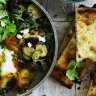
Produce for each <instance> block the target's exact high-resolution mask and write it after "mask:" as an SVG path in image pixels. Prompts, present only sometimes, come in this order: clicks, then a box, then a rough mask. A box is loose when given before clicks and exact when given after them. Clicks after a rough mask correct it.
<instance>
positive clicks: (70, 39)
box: [51, 24, 75, 89]
mask: <svg viewBox="0 0 96 96" xmlns="http://www.w3.org/2000/svg"><path fill="white" fill-rule="evenodd" d="M71 46H74V47H75V36H74V24H72V26H71V27H70V30H69V32H67V34H66V36H65V38H64V41H63V43H62V45H61V47H60V49H59V55H58V59H57V64H56V65H55V67H54V69H53V72H52V73H51V77H53V78H55V79H56V80H57V81H58V82H59V83H60V84H62V85H63V86H66V87H67V88H69V89H70V88H71V87H72V85H73V81H72V80H70V79H69V78H68V77H66V70H67V68H68V62H69V61H70V60H69V52H70V51H71V49H72V48H73V47H71ZM72 50H73V49H72ZM73 53H74V52H72V53H71V54H72V55H73ZM73 57H74V56H73ZM70 58H71V55H70Z"/></svg>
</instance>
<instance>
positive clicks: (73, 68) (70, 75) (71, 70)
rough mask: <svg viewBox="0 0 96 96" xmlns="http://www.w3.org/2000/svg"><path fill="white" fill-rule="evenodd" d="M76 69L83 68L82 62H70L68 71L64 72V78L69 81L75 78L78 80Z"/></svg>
mask: <svg viewBox="0 0 96 96" xmlns="http://www.w3.org/2000/svg"><path fill="white" fill-rule="evenodd" d="M76 68H83V62H81V61H80V62H77V61H75V60H72V61H71V62H70V63H69V65H68V70H67V72H66V76H67V77H68V78H69V79H70V80H75V78H77V79H78V73H77V72H76Z"/></svg>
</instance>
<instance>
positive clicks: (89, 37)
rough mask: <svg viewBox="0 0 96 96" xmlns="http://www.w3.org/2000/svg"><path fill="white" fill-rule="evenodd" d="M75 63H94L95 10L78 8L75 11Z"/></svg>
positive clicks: (95, 58)
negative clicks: (90, 61) (84, 60)
mask: <svg viewBox="0 0 96 96" xmlns="http://www.w3.org/2000/svg"><path fill="white" fill-rule="evenodd" d="M76 38H77V40H76V41H77V53H76V59H77V61H82V60H83V59H86V58H89V59H91V60H92V61H96V8H89V7H80V8H78V9H77V11H76Z"/></svg>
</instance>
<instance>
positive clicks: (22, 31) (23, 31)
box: [20, 29, 29, 34]
mask: <svg viewBox="0 0 96 96" xmlns="http://www.w3.org/2000/svg"><path fill="white" fill-rule="evenodd" d="M28 32H29V29H24V30H21V31H20V33H23V34H26V33H28Z"/></svg>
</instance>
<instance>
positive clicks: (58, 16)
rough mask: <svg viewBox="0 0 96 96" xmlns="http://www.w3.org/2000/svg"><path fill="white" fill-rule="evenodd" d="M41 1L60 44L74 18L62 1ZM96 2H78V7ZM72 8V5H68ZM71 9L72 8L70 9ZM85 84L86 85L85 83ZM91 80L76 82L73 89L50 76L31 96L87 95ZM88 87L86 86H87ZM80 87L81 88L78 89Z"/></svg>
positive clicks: (93, 0) (95, 1)
mask: <svg viewBox="0 0 96 96" xmlns="http://www.w3.org/2000/svg"><path fill="white" fill-rule="evenodd" d="M37 1H38V2H39V3H41V4H42V5H43V6H44V8H45V9H46V10H47V11H48V13H49V14H50V16H51V18H52V19H53V21H54V24H55V28H56V31H57V36H58V44H59V46H60V44H61V43H62V40H63V37H64V34H65V32H67V30H68V27H69V25H70V23H71V22H70V21H72V20H73V19H72V18H71V17H69V18H67V17H66V14H65V11H64V9H63V8H64V6H65V4H63V3H60V1H59V0H37ZM95 3H96V0H86V1H85V2H82V3H76V4H75V5H76V7H77V6H79V5H80V4H84V5H87V6H92V5H93V4H95ZM68 8H69V9H70V8H71V7H70V6H68ZM69 11H70V10H69ZM84 84H85V85H84ZM88 86H89V82H83V83H82V84H81V85H78V84H74V86H73V87H72V89H71V90H69V89H67V88H65V87H64V86H61V85H60V84H58V82H56V81H55V80H53V79H52V78H50V77H49V78H48V79H47V80H46V81H45V82H44V83H43V84H42V85H41V86H40V87H39V88H37V89H36V90H34V91H33V93H32V94H30V95H29V96H86V92H87V90H88ZM85 87H86V88H85ZM78 89H79V90H78Z"/></svg>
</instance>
